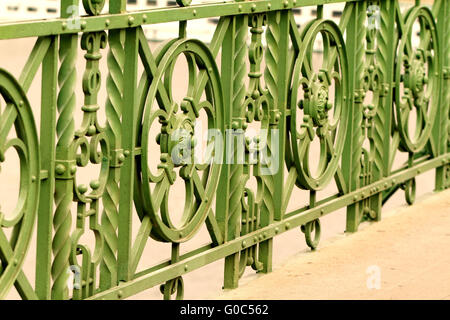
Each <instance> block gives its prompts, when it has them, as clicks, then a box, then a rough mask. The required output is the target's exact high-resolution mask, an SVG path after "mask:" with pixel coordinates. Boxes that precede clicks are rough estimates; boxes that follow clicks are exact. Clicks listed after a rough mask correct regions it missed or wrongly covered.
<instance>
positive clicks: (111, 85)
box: [100, 31, 125, 289]
mask: <svg viewBox="0 0 450 320" xmlns="http://www.w3.org/2000/svg"><path fill="white" fill-rule="evenodd" d="M109 47H110V49H109V53H108V58H107V63H108V69H109V75H108V78H107V80H106V89H107V92H108V100H107V102H106V116H107V119H108V120H107V129H106V130H107V131H106V133H107V135H108V140H109V142H110V144H111V150H112V152H111V159H112V160H113V161H112V165H111V167H110V173H109V177H108V182H107V184H106V189H105V193H104V195H103V197H102V199H103V206H104V210H103V214H102V217H101V224H102V227H103V231H104V236H105V247H104V251H103V261H102V264H101V270H102V271H101V278H100V288H101V289H106V288H109V287H110V286H112V285H114V284H116V282H117V258H116V254H117V228H118V223H119V222H118V214H119V212H118V206H119V195H120V190H119V179H120V164H121V162H122V161H123V153H122V150H121V149H120V148H121V134H122V126H121V115H122V103H123V87H124V78H123V70H124V66H125V49H124V44H123V32H122V31H110V34H109Z"/></svg>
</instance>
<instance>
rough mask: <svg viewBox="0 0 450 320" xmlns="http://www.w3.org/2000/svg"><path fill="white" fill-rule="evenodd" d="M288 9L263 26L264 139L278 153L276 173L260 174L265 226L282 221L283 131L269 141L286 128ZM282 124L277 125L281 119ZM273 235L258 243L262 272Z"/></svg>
mask: <svg viewBox="0 0 450 320" xmlns="http://www.w3.org/2000/svg"><path fill="white" fill-rule="evenodd" d="M289 15H290V12H289V10H283V11H277V12H272V13H270V14H269V17H268V26H267V29H266V41H267V49H266V66H267V68H266V70H265V72H264V79H265V81H266V85H267V89H268V93H269V106H270V107H269V117H270V118H271V119H270V126H269V133H268V139H267V148H268V154H270V155H271V156H272V158H273V155H274V154H278V162H279V163H278V166H277V167H278V169H277V172H271V175H264V176H262V180H263V185H264V186H263V188H264V189H263V199H262V204H261V217H260V223H261V227H265V226H268V225H270V224H271V223H273V221H274V219H275V217H276V220H281V215H282V212H281V207H282V199H283V193H282V192H283V191H282V186H283V184H284V175H283V163H284V147H285V142H284V139H285V132H282V133H280V132H278V133H279V134H278V138H279V139H278V141H276V145H273V144H272V143H273V142H272V135H273V134H274V132H273V130H281V131H284V130H285V119H284V117H281V116H280V115H281V114H283V115H284V111H285V109H286V104H287V88H288V81H289V79H288V77H287V75H288V74H289V72H288V64H289V59H288V57H289ZM281 118H283V120H281V124H280V119H281ZM276 187H277V188H276ZM272 251H273V238H270V239H267V240H264V241H263V242H261V243H260V245H259V261H260V262H262V263H263V269H262V270H261V272H264V273H268V272H271V271H272Z"/></svg>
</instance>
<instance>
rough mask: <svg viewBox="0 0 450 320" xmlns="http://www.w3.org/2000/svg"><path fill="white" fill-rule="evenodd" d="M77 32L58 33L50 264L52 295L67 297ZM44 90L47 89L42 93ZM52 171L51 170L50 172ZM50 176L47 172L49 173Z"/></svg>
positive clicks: (73, 1) (72, 8)
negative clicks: (51, 252) (51, 255)
mask: <svg viewBox="0 0 450 320" xmlns="http://www.w3.org/2000/svg"><path fill="white" fill-rule="evenodd" d="M78 5H79V2H78V0H62V1H61V17H62V18H69V17H71V16H76V15H78V14H77V13H78ZM77 50H78V35H77V34H73V35H63V36H60V44H59V60H60V68H59V73H58V85H59V93H58V113H59V115H58V120H57V124H56V133H57V136H58V142H57V145H56V158H55V171H57V176H55V179H56V180H55V213H54V216H53V231H54V236H53V242H52V249H53V264H52V279H53V285H52V292H51V298H52V299H67V297H68V287H67V279H68V275H69V274H68V270H69V255H70V250H71V241H70V228H71V224H72V215H71V205H72V199H73V191H72V189H73V179H72V178H71V176H72V175H73V174H74V170H73V169H74V168H75V169H76V165H75V160H74V159H73V154H72V152H71V146H72V141H73V139H74V134H75V123H74V120H73V114H74V111H75V107H76V99H75V82H76V67H75V64H76V57H77ZM45 94H47V93H45ZM52 175H53V172H52ZM49 176H50V173H49Z"/></svg>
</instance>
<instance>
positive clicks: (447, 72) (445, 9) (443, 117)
mask: <svg viewBox="0 0 450 320" xmlns="http://www.w3.org/2000/svg"><path fill="white" fill-rule="evenodd" d="M433 13H434V15H435V17H436V18H437V31H438V39H439V57H440V64H441V65H440V66H439V68H440V69H441V70H442V71H441V76H442V79H441V81H442V82H441V90H440V96H439V108H438V111H437V114H436V122H435V124H434V127H433V133H432V134H433V139H434V141H435V145H436V146H437V155H442V154H445V153H446V152H448V125H449V123H448V122H449V107H450V91H449V90H448V87H449V86H450V23H449V19H450V2H449V1H448V0H436V1H435V2H434V4H433ZM433 103H435V101H434V99H433ZM449 174H450V167H449V165H448V164H446V165H443V166H440V167H438V168H437V169H436V181H435V189H436V190H437V191H439V190H443V189H445V188H448V187H449V182H450V181H449V179H450V177H449V176H448V175H449Z"/></svg>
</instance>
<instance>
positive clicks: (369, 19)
mask: <svg viewBox="0 0 450 320" xmlns="http://www.w3.org/2000/svg"><path fill="white" fill-rule="evenodd" d="M337 2H345V9H344V11H343V13H342V16H341V18H340V22H339V25H336V24H335V23H334V22H332V21H330V20H326V19H323V6H324V5H325V6H326V5H327V4H330V3H337ZM177 3H178V4H179V7H172V8H157V9H152V10H145V11H139V12H127V11H126V2H125V1H124V0H114V1H113V0H111V1H110V2H109V13H108V14H100V12H101V11H102V8H103V6H104V4H105V0H83V1H82V4H83V6H84V8H85V10H86V12H87V14H88V15H87V16H82V17H77V16H73V15H71V14H72V13H73V10H68V9H69V8H77V7H78V6H79V3H78V0H62V1H61V12H62V15H61V16H62V17H61V18H60V19H51V20H35V21H25V22H11V23H2V24H0V39H1V40H4V39H16V38H25V37H38V38H37V41H36V43H35V45H34V48H33V50H32V52H31V54H30V56H29V58H28V60H27V62H26V64H25V66H24V67H23V71H22V73H21V75H20V77H19V78H18V79H15V78H14V77H12V76H11V75H10V74H9V73H8V72H7V71H5V70H4V69H0V95H1V97H2V99H0V101H1V102H0V105H1V116H0V161H1V162H4V161H5V160H6V159H5V153H6V151H7V150H9V149H12V150H15V151H16V152H17V155H18V157H19V159H20V164H19V165H20V193H19V198H18V199H19V200H18V203H17V206H16V209H15V210H14V211H13V212H12V213H8V214H7V213H0V224H1V228H0V259H1V264H0V298H5V297H7V295H8V293H9V292H10V290H11V288H12V287H13V286H15V287H16V289H17V291H18V292H19V294H20V296H21V297H22V298H24V299H69V298H72V299H86V298H89V299H104V298H105V299H121V298H126V297H129V296H132V295H134V294H136V293H138V292H141V291H143V290H146V289H148V288H151V287H154V286H157V285H161V291H162V293H163V295H164V298H170V297H172V296H175V297H176V298H182V297H183V278H182V276H183V275H184V274H186V273H188V272H191V271H193V270H196V269H198V268H200V267H202V266H205V265H207V264H209V263H212V262H214V261H217V260H220V259H224V261H225V269H224V270H225V272H224V273H225V274H224V288H235V287H237V285H238V281H239V278H240V276H241V275H242V274H243V271H244V270H245V268H246V267H247V266H252V267H253V268H254V269H255V270H256V271H257V272H263V273H267V272H270V271H271V269H272V248H273V241H274V238H275V237H276V236H277V235H279V234H281V233H284V232H286V231H289V230H291V229H296V230H297V228H299V227H301V230H302V231H303V232H304V233H305V238H306V242H307V244H308V245H309V246H310V247H311V248H312V249H315V248H316V247H317V245H318V242H319V239H320V223H319V219H320V218H321V217H322V216H324V215H327V214H329V213H333V212H335V211H336V210H337V209H339V208H344V207H346V208H347V226H346V232H355V231H357V229H358V225H359V224H360V222H361V221H363V220H380V219H381V207H382V204H383V203H384V202H385V201H386V200H387V199H388V198H389V197H390V196H391V195H392V194H393V193H394V192H395V191H397V190H398V189H400V188H401V189H404V191H405V196H406V201H407V202H408V203H410V204H411V203H413V201H414V196H415V188H416V182H415V177H416V176H417V175H418V174H420V173H423V172H425V171H429V170H436V182H435V189H436V190H442V189H444V188H447V187H448V186H449V185H450V175H449V172H450V153H449V149H448V147H449V145H450V144H449V141H450V140H449V136H448V127H447V124H448V121H449V104H450V94H449V90H446V88H448V87H450V80H449V79H450V23H449V22H448V21H449V20H450V1H448V0H436V1H434V4H433V6H432V9H429V8H428V7H426V6H421V4H420V1H416V2H415V4H411V8H410V9H408V10H407V11H405V12H401V10H400V7H399V3H398V1H395V0H378V1H376V0H373V1H338V0H336V1H334V0H297V1H296V0H286V1H282V0H258V1H257V0H255V1H228V2H222V3H212V4H201V5H192V6H191V5H190V1H189V0H177ZM71 6H75V7H71ZM303 6H317V18H316V19H314V20H313V21H310V22H309V23H308V24H307V25H304V26H302V27H301V28H300V29H298V27H297V24H296V22H295V19H294V16H293V12H292V11H293V9H294V8H297V7H303ZM211 17H220V19H219V22H218V24H217V27H216V29H215V31H214V34H213V35H212V38H211V39H212V40H211V42H210V43H209V44H205V43H202V42H200V41H198V40H194V39H191V38H189V20H193V19H206V18H211ZM374 19H375V20H374ZM163 22H179V36H178V37H176V38H174V39H173V40H170V41H168V42H166V43H165V44H163V45H162V46H161V47H160V48H159V49H158V50H157V51H152V50H150V47H149V44H148V41H147V39H146V38H145V36H144V33H143V29H142V26H143V25H146V24H157V23H163ZM414 26H416V27H414ZM414 28H417V29H414ZM416 31H417V38H416V40H415V41H416V42H417V43H415V44H413V42H414V41H413V40H412V39H413V38H414V37H415V33H416ZM78 35H81V41H80V42H81V47H80V44H79V37H78ZM319 35H320V36H319ZM317 37H320V38H321V41H322V47H323V52H324V54H323V56H324V58H323V60H322V61H320V62H319V66H316V65H314V64H315V63H314V62H313V60H314V53H313V49H314V45H313V44H314V42H315V41H316V39H317ZM79 47H80V48H81V51H82V52H83V53H84V60H85V70H84V74H83V76H80V77H78V76H77V71H78V70H76V69H77V68H76V61H77V57H78V55H79V49H80V48H79ZM106 52H108V54H107V56H106V55H105V53H106ZM181 56H183V57H185V59H186V62H187V66H188V78H189V81H188V82H189V83H188V90H187V91H188V92H187V94H186V95H185V97H184V98H183V99H182V100H180V101H176V99H175V98H174V95H173V94H172V91H173V90H175V89H176V88H173V87H172V80H173V79H172V78H173V75H174V72H175V70H174V68H175V65H176V64H175V63H176V61H177V60H178V59H179V58H180V57H181ZM102 59H106V60H107V66H108V71H109V74H108V75H105V74H101V72H100V70H101V68H100V62H101V61H102ZM0 63H1V65H0V67H2V68H8V65H7V62H6V61H1V62H0ZM140 66H142V67H140ZM219 66H220V67H219ZM40 67H41V70H42V80H41V88H42V89H41V92H42V94H41V101H40V104H41V105H40V130H39V135H38V130H37V125H36V123H35V120H34V116H33V113H32V111H31V110H32V109H31V105H36V106H37V105H38V103H39V101H30V100H29V99H27V92H28V90H29V88H30V86H31V84H32V82H33V80H34V78H35V77H36V74H37V72H38V70H39V68H40ZM140 69H142V70H143V72H142V74H139V73H140ZM101 79H106V81H104V82H103V83H104V84H105V85H106V92H107V101H106V104H105V105H103V104H100V103H99V99H98V95H99V90H100V87H101V83H102V81H101ZM79 82H81V83H82V90H83V95H84V101H83V102H81V101H77V100H76V84H77V83H79ZM77 108H81V110H82V112H83V120H82V122H81V124H80V125H77V126H76V125H75V120H74V113H75V110H76V109H77ZM98 113H105V114H106V118H107V120H106V126H105V127H103V126H102V125H100V124H99V120H98V117H97V115H98ZM413 113H415V114H416V116H415V119H414V117H412V114H413ZM202 117H203V119H204V122H205V126H206V127H207V128H208V129H213V130H209V131H208V132H209V135H208V138H209V139H208V140H207V141H209V142H208V143H207V147H208V149H207V150H209V151H212V152H210V154H211V155H212V157H210V158H207V159H209V160H207V161H204V162H203V163H201V162H198V163H197V162H195V161H191V160H192V159H194V155H193V153H191V152H189V151H191V150H193V149H194V147H195V146H196V145H197V143H198V141H197V140H196V138H195V137H194V134H195V130H194V124H195V120H196V119H200V118H202ZM249 125H250V126H254V125H256V126H259V130H260V132H261V134H260V135H259V136H258V137H256V138H254V139H253V140H251V139H244V136H245V132H246V131H248V130H249V129H248V128H249ZM155 126H156V127H157V131H158V132H159V133H158V134H156V133H155V134H154V132H155V131H154V130H153V129H152V128H154V127H155ZM177 129H184V132H185V133H186V132H187V134H184V135H183V134H182V133H181V134H178V132H179V131H177ZM152 130H153V131H152ZM222 138H223V139H222ZM220 140H222V142H223V143H222V144H218V143H217V142H218V141H220ZM154 141H156V142H157V143H158V145H159V146H158V147H157V148H153V149H152V148H151V147H150V145H151V143H153V142H154ZM252 141H253V142H252ZM231 142H235V143H231ZM239 142H241V143H239ZM314 143H315V144H317V145H318V146H320V147H319V149H320V151H319V154H317V155H316V156H314V157H311V155H312V153H311V152H312V146H313V144H314ZM180 146H181V147H183V148H180ZM229 146H231V147H229ZM242 146H244V148H243V151H242V152H241V153H240V152H239V150H240V148H241V149H242ZM177 148H180V149H177ZM179 150H181V151H179ZM222 151H224V152H222ZM177 152H178V156H179V158H178V159H175V158H174V157H173V155H174V154H177ZM399 152H401V153H404V154H406V155H407V158H408V161H407V162H406V163H405V164H404V166H402V167H400V168H399V169H393V162H394V158H395V157H396V154H398V153H399ZM261 154H265V155H266V156H265V157H259V155H261ZM239 157H242V159H239ZM252 157H253V158H252ZM155 159H156V160H155ZM251 159H256V161H250V160H251ZM268 159H269V160H268ZM277 159H278V160H279V161H278V162H277V161H276V160H277ZM151 162H152V163H155V162H157V164H156V165H155V166H150V165H149V163H151ZM313 162H317V164H315V163H313ZM89 166H97V167H98V168H100V169H99V176H98V177H97V178H94V179H93V180H92V181H91V182H90V184H89V186H87V185H85V184H80V183H77V174H79V173H77V171H78V172H79V171H80V170H79V169H80V168H83V167H89ZM315 166H316V167H317V169H316V170H315V172H313V169H314V167H315ZM252 179H253V180H256V184H257V189H256V190H254V189H252V188H251V187H250V182H249V181H250V180H252ZM177 181H182V182H183V183H184V189H185V190H186V191H185V199H184V204H183V206H181V207H182V208H184V209H180V211H182V212H183V218H182V222H181V223H179V224H178V225H176V224H175V223H173V221H172V220H173V219H172V218H171V217H173V214H174V213H173V212H170V211H171V210H169V190H171V189H172V187H173V185H174V183H176V182H177ZM2 183H3V182H2ZM330 185H335V189H336V192H335V194H334V195H332V196H328V197H325V198H323V199H321V200H319V199H318V195H319V194H320V190H323V189H324V188H325V187H328V186H330ZM295 191H299V192H300V191H301V192H303V193H305V192H306V194H309V199H310V200H309V201H307V203H304V204H303V205H301V206H299V207H298V208H297V209H295V210H293V211H288V210H287V208H288V202H289V200H290V199H291V198H292V195H293V193H294V192H295ZM74 207H75V208H76V209H74ZM136 215H137V216H138V217H139V224H138V225H137V226H134V227H135V229H136V228H137V230H138V232H137V233H133V232H132V230H133V229H132V222H133V218H135V217H136ZM35 225H36V226H37V227H36V228H35ZM203 226H206V228H207V230H208V234H209V235H210V243H208V244H207V245H204V246H201V247H198V248H197V249H194V250H189V251H188V252H186V253H183V254H181V251H180V247H181V246H184V245H185V243H189V240H191V239H193V238H195V237H196V235H198V232H199V230H200V228H202V227H203ZM34 229H36V230H34ZM33 233H35V234H37V238H36V259H35V261H36V267H35V270H36V271H35V284H32V283H31V282H30V280H29V275H28V274H26V273H25V272H24V271H23V267H24V260H25V257H26V253H27V248H28V247H29V246H30V242H31V239H33V237H32V235H33ZM86 234H91V235H93V236H94V237H95V241H94V242H95V246H94V248H89V246H88V245H86V244H83V242H82V241H81V240H80V239H81V238H82V237H83V236H84V235H86ZM149 238H151V241H153V242H154V241H159V242H168V243H170V244H171V246H172V251H171V252H172V254H171V256H170V257H168V258H169V259H168V260H167V261H165V262H162V263H160V264H157V265H149V266H147V268H144V269H143V270H142V271H139V272H137V267H138V264H139V263H140V261H141V260H142V258H143V255H144V248H145V246H146V245H147V242H148V240H149ZM70 271H72V272H74V273H75V274H76V276H78V277H79V278H78V279H77V277H75V279H76V280H77V282H76V283H75V284H74V285H73V288H70V290H69V287H70V283H69V281H68V279H69V274H70ZM205 281H206V280H205Z"/></svg>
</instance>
